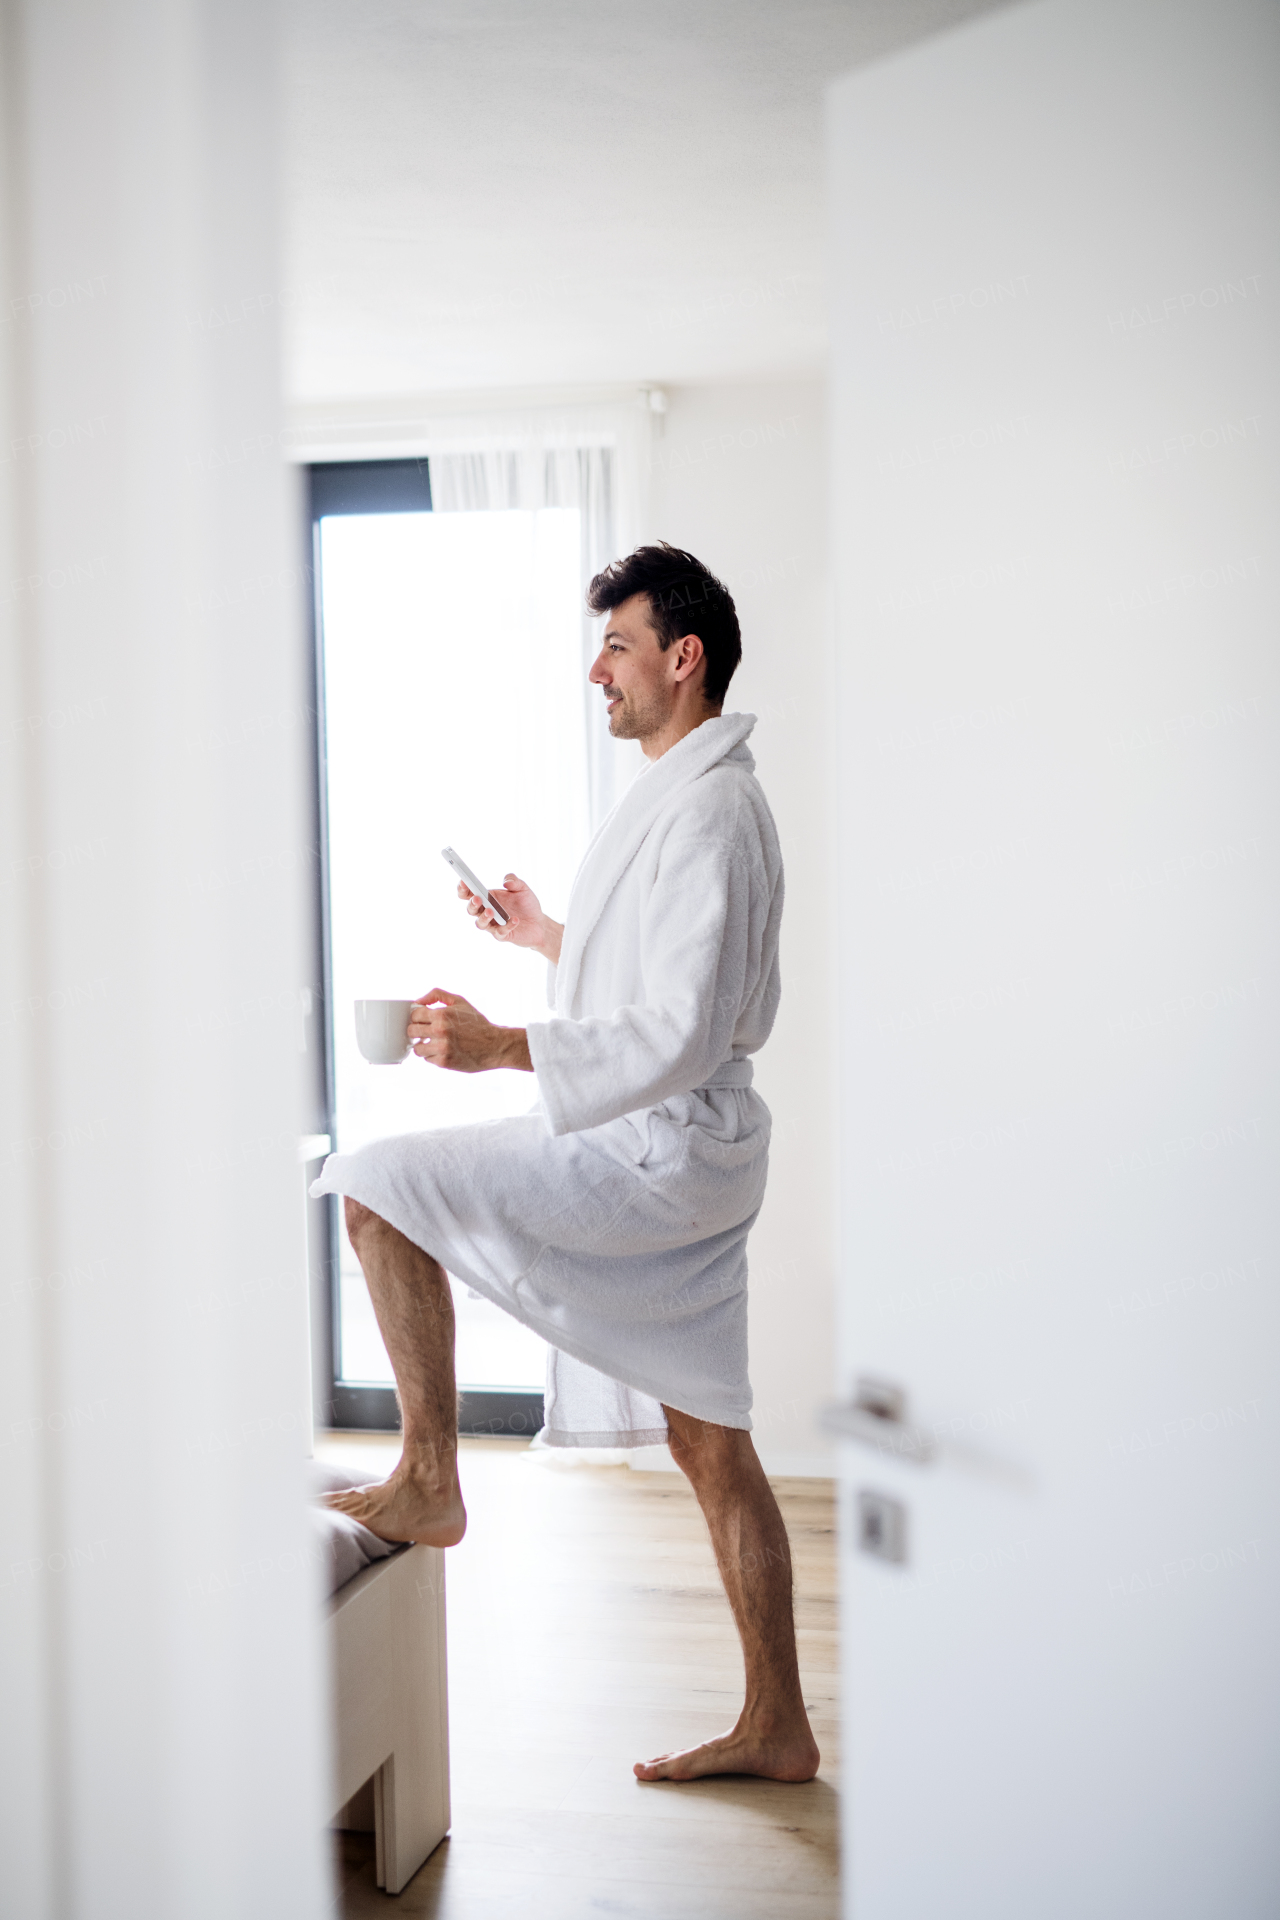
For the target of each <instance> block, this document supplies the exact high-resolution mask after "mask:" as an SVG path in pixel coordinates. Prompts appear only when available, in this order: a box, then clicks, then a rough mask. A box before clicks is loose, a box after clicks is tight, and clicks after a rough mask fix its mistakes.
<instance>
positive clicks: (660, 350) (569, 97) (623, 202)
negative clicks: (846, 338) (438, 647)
mask: <svg viewBox="0 0 1280 1920" xmlns="http://www.w3.org/2000/svg"><path fill="white" fill-rule="evenodd" d="M996 3H997V0H448V4H445V3H444V0H293V4H292V6H291V9H290V12H289V14H288V23H289V24H288V40H287V45H286V84H287V89H288V115H289V119H288V133H287V141H286V169H287V185H286V249H287V287H286V291H287V295H288V307H287V311H288V315H289V334H288V343H287V385H288V392H289V397H290V399H292V400H294V401H309V402H324V401H334V400H342V399H352V400H355V399H364V398H372V397H381V396H388V395H404V394H423V393H440V392H444V391H448V390H455V391H456V390H462V389H494V388H515V387H522V388H529V387H546V386H561V385H572V386H575V387H582V386H590V385H598V384H600V383H605V382H608V383H616V382H624V381H625V382H632V381H635V382H639V383H650V382H652V383H678V382H685V381H727V380H736V379H742V378H753V377H779V376H786V375H793V374H800V373H806V372H815V371H817V370H818V369H819V367H820V366H821V363H822V356H823V349H824V315H823V298H822V90H823V86H824V84H825V83H826V81H828V80H829V79H831V78H832V77H833V76H834V75H836V74H839V73H842V72H845V71H847V70H848V69H849V68H850V67H853V66H856V65H859V64H861V63H863V62H865V61H868V60H871V59H874V58H876V57H878V56H880V55H882V54H884V53H886V52H890V51H892V50H893V49H895V48H898V47H901V46H905V45H906V44H908V43H909V42H910V41H912V40H916V39H920V38H922V37H923V36H924V35H926V34H928V33H931V32H936V31H938V30H940V29H942V28H944V27H946V26H950V25H954V24H956V23H958V22H959V21H961V20H964V19H966V18H969V17H970V16H972V15H974V14H977V13H982V12H985V11H987V10H988V9H989V8H990V7H991V6H992V5H994V4H996Z"/></svg>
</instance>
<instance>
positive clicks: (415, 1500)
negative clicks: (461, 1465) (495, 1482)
mask: <svg viewBox="0 0 1280 1920" xmlns="http://www.w3.org/2000/svg"><path fill="white" fill-rule="evenodd" d="M325 1504H326V1506H329V1507H332V1508H333V1509H334V1510H335V1511H336V1512H338V1513H349V1514H350V1515H351V1517H352V1519H353V1520H358V1521H359V1522H360V1524H361V1526H362V1527H368V1529H369V1531H370V1533H376V1534H377V1536H378V1538H379V1539H380V1540H416V1541H418V1542H420V1543H421V1545H423V1546H426V1547H456V1546H457V1544H458V1542H459V1540H461V1538H462V1536H463V1534H464V1533H465V1532H466V1530H467V1510H466V1508H465V1507H464V1506H463V1504H462V1492H461V1489H460V1488H459V1486H458V1476H457V1474H456V1473H453V1472H449V1473H441V1472H439V1471H438V1470H436V1469H435V1467H434V1463H424V1462H422V1461H413V1460H409V1459H406V1458H405V1457H403V1456H402V1457H401V1459H400V1461H399V1463H398V1465H397V1466H396V1469H395V1471H394V1473H393V1474H392V1475H391V1477H390V1479H389V1480H384V1481H382V1483H381V1484H380V1485H378V1486H372V1487H352V1488H351V1490H350V1491H349V1492H348V1491H346V1490H343V1491H342V1492H338V1493H327V1494H326V1495H325Z"/></svg>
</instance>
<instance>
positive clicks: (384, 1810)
mask: <svg viewBox="0 0 1280 1920" xmlns="http://www.w3.org/2000/svg"><path fill="white" fill-rule="evenodd" d="M328 1635H329V1656H330V1672H331V1674H332V1677H333V1689H334V1700H333V1728H334V1754H333V1760H334V1779H333V1786H332V1790H331V1793H330V1805H332V1806H336V1807H337V1808H338V1813H337V1815H336V1816H335V1819H334V1822H333V1824H334V1825H335V1826H336V1827H345V1828H354V1829H356V1830H357V1831H365V1832H367V1831H368V1830H369V1828H370V1827H372V1828H373V1831H374V1833H375V1835H376V1841H377V1861H378V1885H379V1886H380V1887H385V1889H386V1891H387V1892H388V1893H399V1892H400V1891H401V1890H402V1888H403V1887H405V1886H406V1885H407V1884H408V1882H409V1881H410V1880H411V1879H412V1878H413V1876H414V1874H415V1873H416V1872H417V1871H418V1868H419V1867H420V1866H421V1865H422V1863H423V1861H424V1860H425V1859H426V1858H427V1855H428V1854H429V1853H431V1852H432V1850H433V1849H434V1848H435V1847H437V1846H438V1845H439V1844H440V1842H441V1840H443V1838H444V1836H445V1834H446V1833H447V1832H448V1831H449V1692H448V1679H447V1674H446V1669H445V1646H446V1641H445V1604H444V1554H443V1553H442V1552H441V1550H440V1549H439V1548H438V1547H417V1546H415V1547H409V1548H407V1549H406V1550H405V1551H404V1552H403V1553H397V1554H393V1555H392V1557H391V1558H390V1559H389V1560H375V1561H374V1563H373V1565H372V1566H369V1567H365V1568H364V1570H363V1572H361V1573H358V1574H357V1575H356V1577H355V1579H354V1580H349V1581H348V1582H347V1584H346V1586H345V1587H340V1588H339V1589H338V1591H337V1593H335V1594H334V1596H333V1598H332V1599H331V1600H330V1602H329V1617H328Z"/></svg>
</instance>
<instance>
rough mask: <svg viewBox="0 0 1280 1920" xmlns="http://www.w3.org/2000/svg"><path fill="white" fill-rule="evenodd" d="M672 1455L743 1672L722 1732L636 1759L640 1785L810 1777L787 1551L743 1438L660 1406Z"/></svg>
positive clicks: (812, 1751) (812, 1749) (814, 1761)
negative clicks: (712, 1562)
mask: <svg viewBox="0 0 1280 1920" xmlns="http://www.w3.org/2000/svg"><path fill="white" fill-rule="evenodd" d="M663 1411H664V1412H665V1414H666V1416H667V1422H668V1425H669V1427H670V1434H669V1436H668V1437H669V1440H670V1444H671V1452H672V1456H673V1458H674V1459H675V1462H676V1464H677V1466H679V1467H680V1468H682V1469H683V1471H684V1472H685V1473H686V1474H687V1475H688V1477H689V1480H690V1481H691V1483H692V1485H693V1490H694V1492H695V1493H696V1494H697V1496H698V1505H699V1506H700V1507H701V1508H702V1511H703V1514H704V1516H705V1518H706V1522H707V1526H708V1527H709V1529H710V1531H711V1544H712V1546H713V1547H714V1548H715V1555H716V1564H717V1566H718V1567H719V1569H720V1578H721V1579H722V1580H723V1582H724V1590H725V1593H726V1594H727V1595H728V1598H729V1605H730V1607H731V1608H732V1609H733V1617H734V1620H735V1622H736V1624H737V1628H738V1636H739V1638H740V1639H741V1641H742V1654H743V1659H744V1661H745V1664H746V1670H747V1697H746V1704H745V1705H744V1707H743V1709H742V1712H741V1713H740V1714H739V1715H738V1722H737V1725H736V1726H735V1727H733V1728H732V1729H731V1731H730V1732H728V1733H724V1734H721V1735H720V1736H719V1737H718V1738H717V1739H715V1740H708V1741H707V1742H706V1743H705V1745H703V1746H700V1747H689V1748H687V1749H686V1750H685V1751H684V1752H682V1753H664V1754H662V1755H660V1756H659V1758H658V1759H656V1760H650V1761H647V1762H645V1761H640V1762H637V1765H636V1775H637V1778H638V1779H641V1780H697V1779H700V1778H701V1777H702V1776H703V1775H704V1774H708V1773H753V1774H759V1775H762V1776H763V1777H764V1778H765V1779H767V1780H812V1778H813V1776H814V1774H815V1773H816V1772H817V1771H818V1762H819V1759H820V1757H821V1756H820V1755H819V1753H818V1746H817V1742H816V1741H815V1740H814V1737H813V1732H812V1729H811V1728H810V1726H809V1716H808V1714H807V1713H806V1712H805V1706H804V1697H803V1695H802V1694H801V1691H800V1670H799V1666H798V1663H797V1660H796V1633H795V1619H794V1616H793V1613H792V1606H791V1547H790V1544H789V1542H788V1540H787V1529H786V1526H785V1524H784V1522H783V1518H782V1515H781V1514H780V1513H779V1511H778V1503H777V1501H776V1500H775V1499H774V1497H773V1489H772V1488H771V1487H770V1485H769V1482H768V1481H767V1480H766V1478H765V1475H764V1468H763V1467H762V1466H761V1465H760V1462H759V1459H758V1458H757V1456H756V1450H755V1447H754V1446H753V1445H752V1443H751V1435H750V1434H749V1433H742V1432H740V1431H739V1430H738V1429H737V1428H735V1427H715V1426H711V1425H710V1424H709V1423H708V1422H707V1421H705V1420H695V1419H693V1418H692V1417H691V1416H690V1415H689V1414H687V1413H678V1412H677V1411H676V1410H675V1409H674V1408H673V1407H665V1408H664V1409H663Z"/></svg>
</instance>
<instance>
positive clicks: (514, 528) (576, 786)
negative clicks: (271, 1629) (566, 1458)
mask: <svg viewBox="0 0 1280 1920" xmlns="http://www.w3.org/2000/svg"><path fill="white" fill-rule="evenodd" d="M405 464H406V463H395V465H396V467H397V468H401V467H403V466H404V465H405ZM408 464H411V465H412V466H414V467H415V468H417V467H419V463H416V462H414V463H408ZM341 471H342V472H344V473H345V474H347V475H349V476H351V478H350V479H349V480H341V481H340V480H339V477H338V476H339V472H340V470H338V469H332V468H330V469H314V470H313V475H314V478H313V504H314V507H315V515H314V526H315V557H316V569H317V583H318V591H317V596H316V604H317V625H318V640H319V670H320V672H319V679H320V686H321V706H322V754H321V776H322V787H323V796H322V797H323V801H324V814H325V834H324V838H325V840H326V842H327V847H326V854H327V858H326V867H327V914H326V919H327V946H328V991H329V1004H330V1033H331V1037H330V1047H331V1061H330V1067H331V1073H330V1088H331V1093H330V1099H331V1109H332V1111H331V1121H330V1125H331V1131H332V1134H333V1136H334V1146H335V1148H336V1149H338V1150H339V1151H345V1150H350V1149H352V1148H354V1147H357V1146H361V1145H363V1144H364V1143H365V1142H367V1141H370V1140H374V1139H377V1138H379V1137H381V1136H384V1135H387V1134H393V1133H407V1132H415V1131H418V1130H420V1129H424V1128H430V1127H439V1126H452V1125H457V1124H460V1123H463V1122H467V1121H476V1120H485V1119H489V1118H492V1117H494V1116H498V1115H504V1114H514V1113H522V1112H526V1111H527V1110H528V1109H529V1107H530V1106H531V1104H532V1102H533V1099H534V1095H535V1087H534V1083H533V1081H532V1080H531V1078H530V1077H529V1075H528V1074H521V1073H515V1072H498V1073H487V1074H474V1075H470V1074H453V1073H447V1072H442V1071H441V1070H440V1069H438V1068H435V1067H431V1066H429V1065H427V1064H426V1063H425V1062H424V1061H420V1060H417V1059H414V1058H410V1059H409V1060H407V1061H405V1062H403V1063H402V1064H401V1065H400V1066H398V1067H384V1066H370V1065H369V1064H368V1063H367V1062H366V1061H365V1060H364V1059H363V1058H362V1057H361V1055H360V1053H359V1051H358V1049H357V1047H356V1042H355V1027H354V1014H353V1003H354V1001H355V1000H357V999H364V998H371V997H387V998H394V999H412V998H414V997H415V996H416V995H418V994H421V993H425V992H426V991H427V990H428V988H431V987H446V988H449V989H452V990H453V991H456V992H459V993H463V994H465V995H466V996H467V998H468V999H469V1000H471V1001H473V1002H474V1003H475V1004H476V1005H477V1006H479V1007H480V1008H481V1009H482V1010H483V1011H484V1012H485V1013H487V1014H488V1015H489V1016H490V1017H491V1018H492V1019H494V1020H497V1021H499V1022H501V1023H502V1024H505V1025H523V1024H524V1023H525V1022H526V1021H528V1020H530V1019H534V1018H537V1017H538V1016H539V1014H540V1013H543V1012H545V1008H546V967H545V963H544V962H543V961H541V960H540V959H538V957H537V956H536V955H533V954H530V953H525V952H521V951H519V950H515V949H510V948H502V947H499V946H498V945H497V944H496V943H495V942H494V941H492V940H490V939H489V938H488V937H487V936H483V935H480V934H478V933H477V932H476V930H475V928H474V927H473V925H472V924H471V922H470V920H469V919H468V917H467V915H466V913H465V911H464V909H463V907H462V905H461V903H460V902H459V900H458V898H457V895H456V892H455V887H456V882H455V880H454V878H453V876H452V874H451V873H450V871H449V869H448V867H447V866H446V865H445V863H444V861H443V860H442V859H441V857H440V850H441V848H442V847H444V846H445V845H450V846H453V847H455V848H456V849H457V850H458V852H459V853H460V854H461V855H462V856H463V858H464V859H465V860H466V861H467V862H468V864H469V865H470V866H471V867H472V868H473V870H474V871H475V872H476V873H478V874H479V875H480V876H481V877H482V878H483V879H486V880H488V881H490V882H491V883H496V882H499V881H500V880H501V878H502V876H503V874H504V873H506V872H507V871H509V870H514V871H515V872H517V873H519V874H520V875H521V876H522V877H523V878H524V879H526V880H528V881H529V882H530V884H531V885H532V886H533V887H534V888H535V890H536V891H537V892H538V893H539V895H540V897H541V899H542V900H543V903H544V904H545V905H546V906H547V908H548V910H549V911H550V912H552V913H555V914H557V915H562V914H563V911H564V907H565V902H566V900H567V897H568V890H569V884H570V881H571V879H572V876H573V873H574V870H575V868H576V866H577V863H578V860H579V859H580V857H581V854H582V850H583V848H584V847H585V844H586V840H587V792H588V783H587V755H586V730H585V724H584V713H585V707H584V698H583V686H582V647H581V631H582V629H581V609H580V601H581V560H580V528H579V515H578V512H577V510H576V509H568V508H549V509H543V510H541V511H538V512H461V513H434V512H432V511H431V510H430V505H429V500H430V495H429V490H428V485H429V483H428V481H427V476H426V473H425V463H421V467H420V472H421V478H420V480H419V482H418V485H417V490H416V491H415V488H414V485H413V484H412V478H411V476H408V475H405V476H404V480H405V484H404V485H403V486H402V487H401V488H400V490H399V491H398V492H397V491H395V490H394V489H393V490H392V491H391V493H390V494H389V493H388V491H387V482H386V475H387V472H388V466H387V465H384V464H382V463H379V464H378V465H376V466H374V465H371V466H370V467H368V468H365V469H363V470H361V469H345V470H341ZM361 471H363V472H364V473H366V474H368V476H369V479H368V481H367V482H364V483H361V481H360V477H359V476H360V473H361ZM362 484H363V485H367V486H368V487H370V488H372V489H373V490H374V491H373V495H372V498H371V499H370V498H369V497H368V496H366V494H365V493H364V492H363V491H362ZM379 488H381V492H380V493H379V492H378V489H379ZM389 502H390V504H388V503H389ZM366 504H367V505H370V506H371V507H372V510H371V511H360V510H359V509H360V507H361V506H362V505H366ZM333 1245H334V1250H335V1259H334V1262H333V1264H334V1268H335V1273H334V1282H335V1284H334V1287H333V1306H332V1310H333V1355H334V1376H335V1392H334V1399H335V1403H336V1407H337V1413H336V1418H337V1419H338V1421H339V1422H340V1423H341V1424H356V1423H357V1422H358V1423H360V1424H369V1425H388V1426H389V1425H392V1424H394V1402H393V1399H392V1396H391V1393H390V1384H391V1370H390V1366H389V1363H388V1361H387V1357H386V1353H385V1350H384V1348H383V1345H382V1341H381V1338H380V1336H379V1333H378V1328H377V1324H376V1322H375V1320H374V1317H373V1313H372V1309H371V1307H370V1304H369V1298H368V1293H367V1291H366V1288H365V1285H364V1280H363V1276H362V1275H361V1273H360V1269H359V1266H358V1265H357V1263H356V1260H355V1256H354V1254H353V1253H352V1251H351V1248H350V1245H349V1243H348V1242H347V1239H346V1235H345V1231H344V1230H343V1228H342V1225H341V1219H340V1210H339V1209H336V1208H335V1217H334V1219H333ZM454 1293H455V1304H456V1307H457V1313H458V1380H459V1386H460V1388H462V1389H463V1393H464V1412H469V1415H470V1419H469V1421H464V1424H471V1425H473V1426H479V1427H482V1428H483V1427H485V1426H493V1427H494V1428H495V1429H497V1428H498V1427H499V1426H501V1427H502V1428H503V1429H504V1430H513V1429H514V1430H517V1431H518V1430H521V1429H522V1428H524V1429H526V1430H527V1429H528V1428H530V1427H532V1426H536V1425H537V1424H539V1423H540V1418H541V1391H542V1379H543V1360H544V1349H543V1347H542V1343H541V1341H539V1340H538V1339H536V1338H535V1336H534V1335H532V1334H530V1333H527V1332H526V1331H525V1330H524V1329H523V1328H521V1327H520V1326H519V1325H518V1324H517V1323H516V1322H515V1321H513V1320H511V1319H509V1318H508V1316H506V1315H505V1314H503V1313H501V1312H500V1311H499V1310H498V1309H497V1308H495V1307H492V1306H490V1305H489V1304H488V1303H487V1302H485V1301H483V1300H479V1299H475V1298H471V1297H469V1296H468V1294H467V1291H466V1289H465V1288H463V1287H460V1286H458V1285H457V1284H456V1283H455V1288H454Z"/></svg>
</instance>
